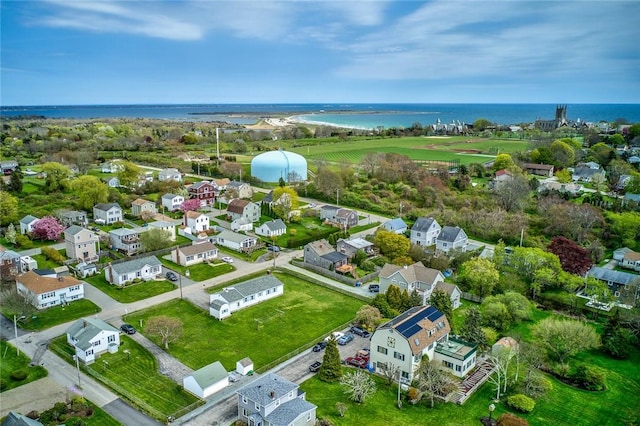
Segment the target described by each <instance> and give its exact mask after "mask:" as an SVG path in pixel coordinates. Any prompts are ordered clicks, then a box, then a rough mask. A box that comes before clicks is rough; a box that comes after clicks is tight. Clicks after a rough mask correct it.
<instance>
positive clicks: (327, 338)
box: [324, 331, 344, 342]
mask: <svg viewBox="0 0 640 426" xmlns="http://www.w3.org/2000/svg"><path fill="white" fill-rule="evenodd" d="M331 335H333V337H334V338H335V339H336V340H339V339H340V338H342V336H344V333H341V332H339V331H334V332H333V333H331ZM331 335H329V336H327V337H325V338H324V341H325V342H328V341H329V339H331Z"/></svg>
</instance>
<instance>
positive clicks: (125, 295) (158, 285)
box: [85, 274, 176, 303]
mask: <svg viewBox="0 0 640 426" xmlns="http://www.w3.org/2000/svg"><path fill="white" fill-rule="evenodd" d="M85 281H86V282H88V283H89V284H91V285H93V286H94V287H95V288H97V289H98V290H100V291H102V292H103V293H105V294H107V295H108V296H109V297H111V298H112V299H114V300H117V301H118V302H120V303H131V302H137V301H138V300H143V299H148V298H149V297H153V296H157V295H158V294H162V293H166V292H168V291H171V290H175V288H176V286H175V285H174V284H173V283H171V282H169V281H167V280H153V281H144V282H141V283H137V284H131V285H128V286H125V287H118V286H115V285H112V284H109V282H107V280H106V279H105V278H104V275H102V274H99V275H94V276H93V277H88V278H85Z"/></svg>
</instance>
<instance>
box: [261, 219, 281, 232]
mask: <svg viewBox="0 0 640 426" xmlns="http://www.w3.org/2000/svg"><path fill="white" fill-rule="evenodd" d="M260 226H266V227H267V228H269V230H270V231H279V230H281V229H287V225H285V224H284V222H283V221H282V219H274V220H270V221H268V222H265V223H263V224H262V225H260Z"/></svg>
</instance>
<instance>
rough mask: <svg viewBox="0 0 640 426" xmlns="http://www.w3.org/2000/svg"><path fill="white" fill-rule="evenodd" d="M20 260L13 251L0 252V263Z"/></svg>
mask: <svg viewBox="0 0 640 426" xmlns="http://www.w3.org/2000/svg"><path fill="white" fill-rule="evenodd" d="M17 259H20V255H19V254H18V253H16V252H15V251H13V250H0V261H7V260H9V261H13V260H17Z"/></svg>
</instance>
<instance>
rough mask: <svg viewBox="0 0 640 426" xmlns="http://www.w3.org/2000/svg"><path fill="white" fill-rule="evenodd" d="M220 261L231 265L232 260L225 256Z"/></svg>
mask: <svg viewBox="0 0 640 426" xmlns="http://www.w3.org/2000/svg"><path fill="white" fill-rule="evenodd" d="M222 261H223V262H227V263H233V258H232V257H229V256H225V257H223V258H222Z"/></svg>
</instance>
